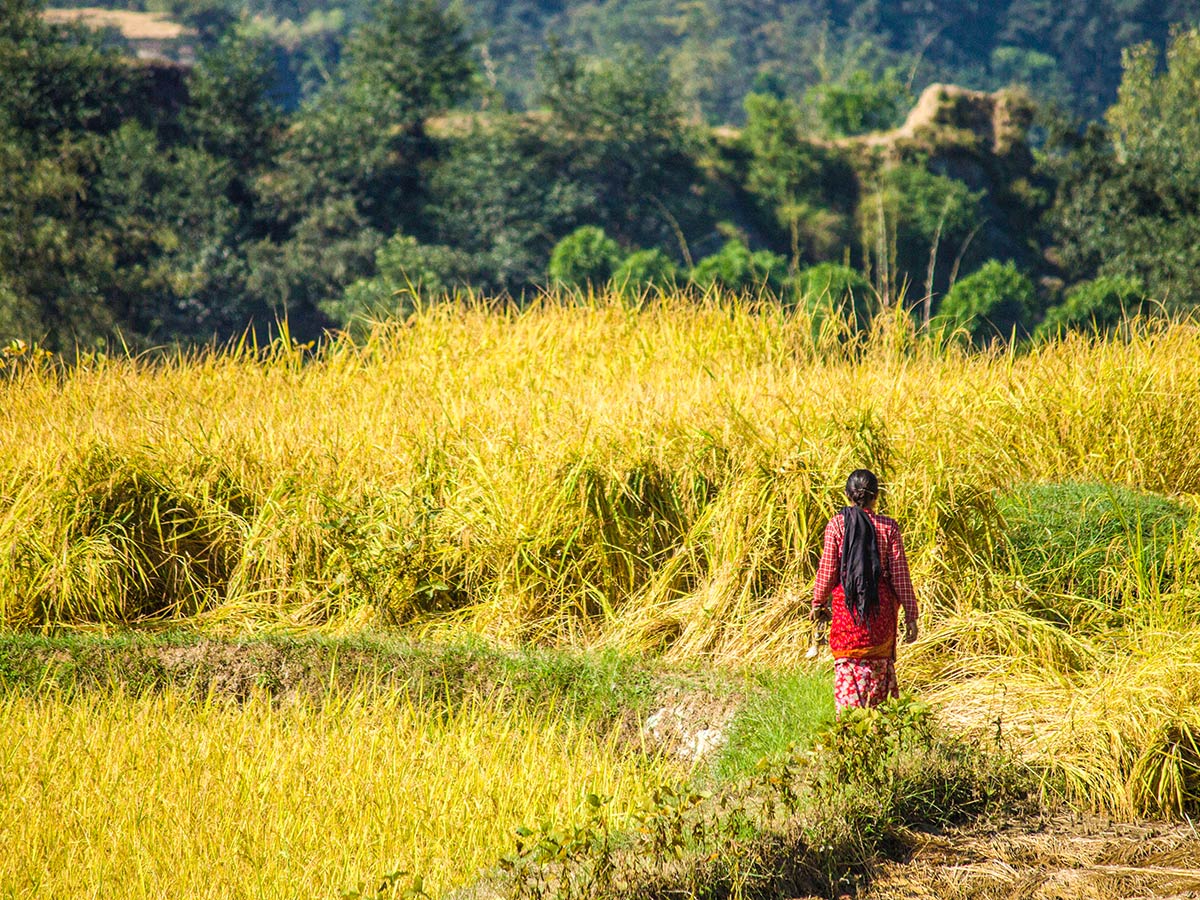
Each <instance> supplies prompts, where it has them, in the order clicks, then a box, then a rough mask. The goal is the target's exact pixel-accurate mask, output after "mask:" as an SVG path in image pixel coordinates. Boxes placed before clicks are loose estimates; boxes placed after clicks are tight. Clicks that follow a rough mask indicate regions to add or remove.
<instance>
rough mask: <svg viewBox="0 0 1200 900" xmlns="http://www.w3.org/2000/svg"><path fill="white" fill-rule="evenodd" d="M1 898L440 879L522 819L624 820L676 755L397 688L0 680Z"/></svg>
mask: <svg viewBox="0 0 1200 900" xmlns="http://www.w3.org/2000/svg"><path fill="white" fill-rule="evenodd" d="M0 731H2V732H3V735H4V741H3V747H4V751H3V759H4V766H3V768H2V769H0V821H3V822H4V823H5V825H4V827H3V828H0V894H3V895H4V896H6V897H62V896H72V897H82V896H91V897H106V898H107V897H114V898H135V897H163V896H175V897H223V898H225V897H279V898H284V897H338V896H342V895H343V892H347V891H356V890H362V891H363V896H376V894H375V891H376V889H377V887H379V886H380V885H381V884H382V883H383V879H384V878H385V876H389V875H393V874H395V873H397V872H404V873H406V874H405V875H403V876H400V877H398V878H396V879H395V890H394V891H393V892H390V893H387V894H386V895H387V896H401V895H402V894H401V892H402V891H403V890H404V889H406V888H410V887H411V886H412V885H413V882H414V876H420V878H421V883H422V886H423V888H424V890H425V891H427V892H428V893H430V894H431V895H433V896H437V895H438V893H439V892H441V891H445V890H448V889H450V888H452V887H454V886H456V885H462V884H465V883H469V882H470V881H472V880H474V879H475V878H478V877H480V876H481V875H483V874H485V873H486V872H487V871H489V870H491V869H494V867H495V866H496V864H497V862H498V860H499V859H500V857H501V856H502V855H503V854H504V853H506V852H508V851H509V850H510V849H511V841H512V833H513V829H514V828H515V827H516V826H517V825H519V824H521V823H524V822H539V821H542V820H543V819H546V818H551V819H554V820H556V821H558V822H563V823H569V822H572V821H575V820H578V819H580V818H581V817H582V815H583V813H584V811H585V810H586V807H585V798H586V796H587V794H588V793H591V792H596V793H599V794H601V795H603V796H606V797H611V798H612V799H611V800H610V802H609V806H610V808H611V814H612V816H613V817H614V821H615V822H617V823H619V821H620V819H621V817H622V816H623V815H625V814H626V813H628V811H630V810H631V809H633V808H634V807H636V806H638V805H639V804H641V803H642V802H643V801H644V799H645V791H646V790H647V787H646V786H647V785H651V784H654V783H658V782H661V781H662V780H664V779H668V778H675V777H678V774H679V773H678V772H677V771H675V770H674V769H672V767H671V764H670V762H669V761H668V760H666V759H663V758H659V757H655V756H651V755H647V754H645V753H643V752H641V751H640V750H639V749H638V748H636V747H625V748H623V747H622V745H621V744H620V743H619V741H618V737H617V733H616V731H598V730H597V729H596V728H595V727H594V726H593V725H592V724H591V723H588V722H586V721H579V720H576V719H572V718H570V717H563V716H557V715H555V714H554V713H553V711H552V710H551V711H545V710H543V711H539V712H537V713H530V712H529V711H524V712H523V711H522V710H521V709H520V708H515V707H513V708H507V709H494V708H490V707H489V706H488V705H487V704H484V703H482V702H479V701H470V702H467V703H464V704H462V705H461V706H458V707H455V708H452V709H449V710H447V709H446V708H444V707H441V708H438V707H434V706H430V705H425V704H422V703H421V702H420V698H416V697H410V696H408V695H405V694H401V693H392V694H386V695H373V694H370V693H355V694H350V695H345V696H343V697H341V698H340V699H337V698H326V699H325V701H324V702H322V703H319V704H318V703H314V702H310V701H304V702H297V703H292V704H286V705H279V704H273V703H271V702H269V700H266V699H264V698H259V699H255V700H251V701H250V702H247V703H242V704H234V703H227V702H222V701H219V700H216V699H212V700H210V701H208V702H201V703H197V702H195V701H194V700H192V699H190V698H188V697H186V696H185V695H182V694H179V693H176V692H167V693H165V694H159V695H154V696H149V695H148V696H144V697H135V696H133V695H131V694H129V693H126V692H114V693H93V694H88V695H84V696H79V697H75V698H73V699H71V700H70V701H62V700H60V699H58V698H55V697H54V696H52V695H48V696H42V697H31V696H27V695H19V694H15V693H14V694H9V695H8V696H7V697H4V698H3V699H0Z"/></svg>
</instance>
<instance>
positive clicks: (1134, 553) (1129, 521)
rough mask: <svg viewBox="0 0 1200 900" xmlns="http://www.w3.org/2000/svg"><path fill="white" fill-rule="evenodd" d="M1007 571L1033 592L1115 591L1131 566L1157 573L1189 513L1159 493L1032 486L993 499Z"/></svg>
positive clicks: (1089, 593) (1077, 485) (1098, 486)
mask: <svg viewBox="0 0 1200 900" xmlns="http://www.w3.org/2000/svg"><path fill="white" fill-rule="evenodd" d="M997 507H998V508H999V511H1000V513H1001V515H1002V516H1003V517H1004V521H1005V529H1006V544H1007V547H1006V552H1007V555H1008V564H1009V566H1010V568H1011V569H1012V570H1013V571H1014V572H1017V573H1020V574H1022V576H1023V577H1024V578H1025V579H1026V580H1027V581H1028V582H1029V583H1030V585H1031V586H1033V587H1035V588H1042V589H1054V590H1060V591H1066V592H1072V593H1076V594H1081V595H1083V596H1088V597H1096V596H1105V595H1107V596H1109V597H1113V596H1114V594H1115V592H1116V587H1117V582H1116V581H1115V580H1114V576H1117V575H1120V574H1121V573H1122V571H1124V572H1128V570H1129V567H1130V565H1131V564H1136V565H1140V566H1142V567H1143V569H1144V571H1148V572H1152V573H1159V574H1161V573H1162V572H1163V569H1164V564H1165V558H1166V554H1167V550H1168V549H1169V547H1170V545H1171V543H1172V541H1173V539H1174V537H1175V535H1177V534H1178V533H1179V532H1181V531H1182V530H1183V529H1184V527H1185V526H1186V525H1187V523H1188V519H1189V517H1190V514H1189V512H1188V511H1187V509H1185V508H1184V507H1183V506H1181V505H1180V504H1178V503H1176V502H1175V501H1173V500H1169V499H1167V498H1166V497H1162V496H1159V495H1157V494H1149V493H1142V492H1139V491H1132V490H1129V489H1128V488H1123V487H1117V486H1113V485H1105V484H1080V483H1073V482H1064V483H1059V484H1033V485H1026V486H1024V487H1020V488H1017V489H1015V490H1013V491H1011V492H1010V493H1008V494H1004V495H1002V496H1000V497H999V498H998V499H997Z"/></svg>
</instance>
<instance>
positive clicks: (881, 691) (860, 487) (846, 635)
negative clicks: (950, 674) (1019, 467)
mask: <svg viewBox="0 0 1200 900" xmlns="http://www.w3.org/2000/svg"><path fill="white" fill-rule="evenodd" d="M846 497H847V498H849V500H850V503H851V505H850V506H847V507H845V508H844V509H843V510H842V511H841V512H840V513H838V514H837V515H836V516H834V517H833V518H832V519H830V520H829V524H828V525H826V526H825V549H824V552H823V553H822V554H821V565H820V567H819V568H818V569H817V583H816V586H815V587H814V588H813V606H812V617H813V619H818V618H822V617H823V616H825V615H828V614H829V613H828V612H827V610H826V607H828V606H830V605H832V621H831V623H830V626H829V649H830V650H832V651H833V698H834V701H835V703H836V704H837V709H838V712H841V711H842V710H843V709H846V708H847V707H852V706H877V705H879V704H880V703H882V702H883V701H884V700H886V699H887V698H889V697H895V696H898V695H899V692H900V691H899V686H898V685H897V683H896V631H897V624H898V622H897V618H898V613H899V608H900V607H903V608H904V625H905V635H904V638H905V642H906V643H910V644H911V643H912V642H913V641H915V640H916V639H917V597H916V594H915V593H914V592H913V586H912V578H911V577H910V576H909V574H908V560H907V559H905V557H904V544H903V543H902V542H901V540H900V526H899V525H897V524H896V521H895V520H894V519H890V518H888V517H887V516H883V515H880V514H879V513H877V512H875V501H876V500H877V499H878V498H879V479H877V478H876V477H875V475H874V474H872V473H871V472H869V471H868V470H867V469H857V470H855V471H854V472H851V473H850V477H849V478H848V479H847V480H846Z"/></svg>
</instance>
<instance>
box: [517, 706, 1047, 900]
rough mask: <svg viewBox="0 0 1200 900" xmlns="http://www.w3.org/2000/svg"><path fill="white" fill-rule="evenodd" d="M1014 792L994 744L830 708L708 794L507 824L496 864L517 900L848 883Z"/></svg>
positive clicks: (834, 889)
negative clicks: (810, 743)
mask: <svg viewBox="0 0 1200 900" xmlns="http://www.w3.org/2000/svg"><path fill="white" fill-rule="evenodd" d="M1028 788H1029V784H1028V781H1027V779H1026V777H1025V776H1024V774H1023V773H1022V771H1021V770H1020V769H1018V768H1017V766H1016V765H1015V764H1014V763H1013V762H1012V761H1011V760H1010V759H1009V758H1008V756H1007V755H1006V754H1005V753H1004V752H1003V751H1002V749H1001V748H999V747H995V748H994V749H989V748H988V747H986V746H983V745H981V744H979V743H977V742H974V741H972V740H970V739H968V738H967V737H963V736H956V735H951V734H949V733H948V732H947V731H946V730H945V729H944V728H943V727H942V726H941V725H940V724H939V723H938V722H937V720H936V719H935V717H934V716H933V713H932V710H931V709H930V707H929V706H928V705H927V704H924V703H920V702H917V701H915V700H913V699H912V698H910V697H904V698H901V699H899V700H897V701H895V702H892V703H888V704H886V705H884V706H882V707H880V708H879V709H875V710H853V711H850V712H847V713H845V714H843V715H842V716H841V718H840V719H838V720H837V721H836V722H834V723H833V724H831V725H829V726H828V727H827V728H825V729H824V730H823V731H822V732H820V734H819V735H818V738H817V741H816V743H815V745H814V747H813V749H812V750H811V751H804V750H798V749H796V748H793V749H792V751H791V752H790V753H789V754H788V755H787V756H785V757H784V758H781V759H779V760H775V761H769V760H764V761H763V762H762V763H761V764H760V765H759V766H758V767H757V769H756V771H755V772H754V774H753V775H751V776H750V777H749V778H747V779H745V780H742V781H739V782H737V783H735V784H730V785H726V786H725V787H723V788H721V789H720V790H718V791H715V792H713V793H711V794H710V793H708V792H706V791H703V790H699V789H697V788H696V787H694V786H691V785H660V786H659V787H658V788H656V789H655V790H654V791H652V792H651V794H650V796H649V798H648V799H647V801H646V802H645V804H644V805H643V807H642V808H641V809H640V810H638V811H637V812H636V813H635V814H634V815H633V816H632V817H631V818H630V819H629V820H627V821H625V822H616V821H613V819H612V818H610V817H609V816H608V815H607V814H606V812H605V809H604V803H603V801H602V800H600V799H599V798H594V797H589V798H588V801H587V810H586V815H585V817H584V820H583V823H582V824H580V825H577V826H574V827H570V828H565V829H564V828H558V827H556V826H555V825H554V824H553V823H544V824H543V825H542V826H541V827H540V828H538V829H533V828H522V829H519V830H518V837H517V842H516V852H515V853H513V854H511V855H509V856H507V857H505V859H504V861H503V863H502V867H503V869H504V870H505V871H506V873H507V876H508V879H509V881H508V882H507V884H506V887H507V889H508V890H507V893H508V895H509V896H512V897H514V898H521V900H524V898H534V897H536V898H556V900H568V898H583V897H592V898H599V897H618V896H710V897H711V896H719V897H726V896H740V897H745V898H758V897H762V898H766V897H780V896H784V897H786V896H796V895H800V894H804V895H807V894H821V895H827V894H832V893H840V892H843V891H845V890H852V889H854V887H855V885H856V884H857V883H858V882H859V881H860V880H861V879H862V877H863V876H864V874H865V872H866V871H867V867H868V866H869V864H870V863H871V862H872V861H874V860H876V859H878V858H879V857H880V856H882V855H884V854H885V853H886V852H887V848H888V847H889V846H893V845H895V844H896V843H897V839H898V838H899V837H900V835H901V833H902V831H903V830H904V829H905V828H909V827H912V826H943V825H950V824H954V823H956V822H962V821H964V820H966V819H968V818H970V817H972V816H976V815H981V814H986V813H989V812H993V811H999V810H1001V809H1004V808H1005V807H1007V806H1009V805H1011V804H1012V803H1013V802H1015V801H1017V800H1019V799H1021V798H1022V797H1024V796H1025V795H1026V794H1027V793H1028Z"/></svg>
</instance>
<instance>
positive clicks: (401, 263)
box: [321, 234, 472, 327]
mask: <svg viewBox="0 0 1200 900" xmlns="http://www.w3.org/2000/svg"><path fill="white" fill-rule="evenodd" d="M471 268H472V267H471V264H470V260H469V258H468V257H467V255H466V254H464V253H462V252H460V251H458V250H455V249H454V248H452V247H441V246H436V245H432V244H422V243H420V242H419V241H418V240H417V239H416V238H414V237H409V236H407V235H403V234H396V235H393V236H392V238H391V239H390V240H388V242H387V243H386V244H384V245H383V246H382V247H380V248H379V250H378V251H377V252H376V253H375V269H376V273H375V276H374V277H372V278H363V279H359V280H358V281H356V282H354V283H353V284H351V285H350V286H349V287H348V288H346V291H345V293H344V294H343V295H342V296H341V297H340V298H339V299H337V300H332V301H328V302H326V303H323V304H322V305H321V308H322V309H323V310H324V311H325V313H326V314H327V315H328V316H329V317H330V318H332V319H333V320H334V321H335V322H337V323H338V324H339V325H341V326H343V327H347V326H350V325H352V324H353V323H355V322H362V321H364V320H369V319H379V318H384V317H387V316H403V315H407V314H408V313H410V312H412V310H413V308H414V306H415V305H416V304H417V302H418V301H419V300H421V299H426V298H428V299H438V298H442V297H445V296H446V294H448V293H449V292H450V291H451V290H452V289H453V287H454V286H456V285H465V284H467V283H468V282H470V280H471Z"/></svg>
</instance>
